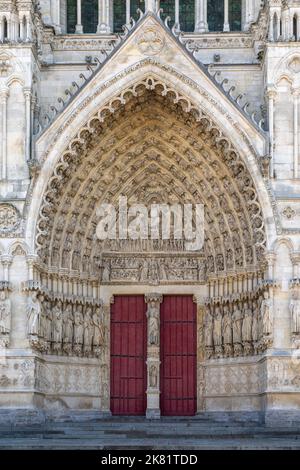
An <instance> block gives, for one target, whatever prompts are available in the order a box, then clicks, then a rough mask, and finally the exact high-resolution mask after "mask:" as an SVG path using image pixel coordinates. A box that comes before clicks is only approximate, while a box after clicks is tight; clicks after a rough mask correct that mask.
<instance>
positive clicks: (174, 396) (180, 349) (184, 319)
mask: <svg viewBox="0 0 300 470" xmlns="http://www.w3.org/2000/svg"><path fill="white" fill-rule="evenodd" d="M196 314H197V307H196V304H195V303H194V302H193V297H192V296H187V295H174V296H164V300H163V303H162V305H161V329H160V348H161V369H160V370H161V378H160V380H161V381H160V384H161V400H160V401H161V403H160V407H161V414H162V415H164V416H192V415H194V414H195V413H196V358H197V346H196V344H197V343H196V332H197V326H196Z"/></svg>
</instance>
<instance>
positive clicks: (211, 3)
mask: <svg viewBox="0 0 300 470" xmlns="http://www.w3.org/2000/svg"><path fill="white" fill-rule="evenodd" d="M207 22H208V29H209V31H223V27H224V0H208V1H207Z"/></svg>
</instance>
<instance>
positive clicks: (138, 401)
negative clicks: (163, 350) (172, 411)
mask: <svg viewBox="0 0 300 470" xmlns="http://www.w3.org/2000/svg"><path fill="white" fill-rule="evenodd" d="M146 351H147V319H146V304H145V301H144V296H143V295H124V296H123V295H122V296H115V297H114V303H113V304H112V309H111V379H110V381H111V392H110V394H111V412H112V414H113V415H144V414H145V412H146V406H147V401H146V388H147V371H146Z"/></svg>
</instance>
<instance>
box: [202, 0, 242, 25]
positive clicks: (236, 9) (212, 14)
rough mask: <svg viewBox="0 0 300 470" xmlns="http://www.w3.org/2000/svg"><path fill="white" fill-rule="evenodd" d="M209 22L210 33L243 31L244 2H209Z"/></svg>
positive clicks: (234, 0)
mask: <svg viewBox="0 0 300 470" xmlns="http://www.w3.org/2000/svg"><path fill="white" fill-rule="evenodd" d="M227 8H228V10H227ZM227 21H228V22H229V24H226V23H227ZM207 22H208V29H209V31H229V30H230V31H241V29H242V0H228V1H225V0H207ZM225 24H226V26H225ZM228 26H229V28H228Z"/></svg>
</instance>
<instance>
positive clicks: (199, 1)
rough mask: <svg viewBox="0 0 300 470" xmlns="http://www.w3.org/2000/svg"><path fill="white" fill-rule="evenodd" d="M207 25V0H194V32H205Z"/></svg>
mask: <svg viewBox="0 0 300 470" xmlns="http://www.w3.org/2000/svg"><path fill="white" fill-rule="evenodd" d="M206 31H208V25H207V0H196V3H195V32H196V33H205V32H206Z"/></svg>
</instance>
